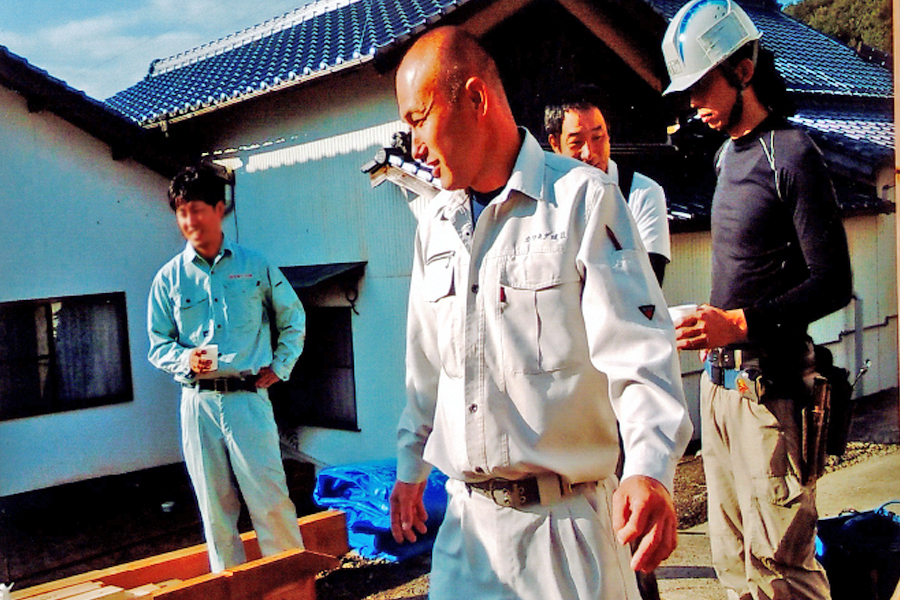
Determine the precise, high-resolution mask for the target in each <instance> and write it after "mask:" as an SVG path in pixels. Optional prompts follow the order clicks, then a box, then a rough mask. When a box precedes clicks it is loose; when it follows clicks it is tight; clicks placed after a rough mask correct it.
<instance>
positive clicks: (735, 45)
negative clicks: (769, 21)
mask: <svg viewBox="0 0 900 600" xmlns="http://www.w3.org/2000/svg"><path fill="white" fill-rule="evenodd" d="M761 36H762V34H761V33H760V32H759V30H758V29H757V28H756V25H754V24H753V21H751V20H750V17H748V16H747V13H745V12H744V9H742V8H741V7H740V6H738V5H737V3H736V2H733V1H732V0H692V1H691V2H688V3H687V4H685V5H684V6H682V7H681V9H680V10H679V11H678V12H677V13H676V14H675V16H674V17H673V18H672V21H671V22H670V23H669V28H668V29H667V30H666V34H665V36H663V41H662V51H663V57H664V59H665V61H666V69H667V70H668V71H669V79H671V84H670V85H669V87H667V88H666V91H665V92H663V94H670V93H672V92H683V91H684V90H686V89H688V88H689V87H691V86H692V85H694V84H695V83H697V82H698V81H699V80H700V78H701V77H703V76H704V75H706V74H707V73H708V72H709V71H711V70H712V69H714V68H715V67H717V66H719V65H720V64H721V63H722V62H723V61H724V60H725V59H726V58H728V57H729V56H731V55H732V54H734V53H735V52H736V51H737V50H738V49H740V48H741V47H742V46H743V45H744V44H746V43H747V42H752V41H755V40H758V39H759V38H760V37H761Z"/></svg>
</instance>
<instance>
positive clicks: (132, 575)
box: [93, 544, 209, 589]
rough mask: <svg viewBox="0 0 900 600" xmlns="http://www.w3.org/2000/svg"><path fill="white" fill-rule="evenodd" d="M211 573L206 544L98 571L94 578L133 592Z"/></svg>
mask: <svg viewBox="0 0 900 600" xmlns="http://www.w3.org/2000/svg"><path fill="white" fill-rule="evenodd" d="M207 574H209V556H208V555H207V553H206V545H205V544H204V545H199V546H191V547H190V548H184V549H182V550H175V551H173V552H167V553H165V554H159V555H156V556H151V557H149V558H145V559H142V560H136V561H134V562H130V563H125V564H122V565H117V566H115V567H110V568H108V569H103V570H101V571H96V572H95V573H94V577H93V578H94V579H96V580H98V581H102V582H103V583H105V584H107V585H117V586H119V587H122V588H125V589H129V588H135V587H140V586H142V585H144V584H146V583H155V582H158V581H166V580H169V579H180V580H182V581H186V580H188V579H193V578H195V577H200V576H201V575H207Z"/></svg>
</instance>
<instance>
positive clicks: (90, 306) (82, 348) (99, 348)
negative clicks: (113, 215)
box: [0, 292, 134, 420]
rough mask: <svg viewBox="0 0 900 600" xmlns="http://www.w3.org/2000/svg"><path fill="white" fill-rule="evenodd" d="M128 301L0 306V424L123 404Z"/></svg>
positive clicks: (104, 297) (127, 384)
mask: <svg viewBox="0 0 900 600" xmlns="http://www.w3.org/2000/svg"><path fill="white" fill-rule="evenodd" d="M129 356H130V354H129V347H128V327H127V323H126V315H125V294H124V293H121V292H120V293H114V294H101V295H93V296H79V297H68V298H56V299H47V300H28V301H20V302H4V303H0V420H11V419H19V418H23V417H32V416H35V415H43V414H49V413H57V412H64V411H68V410H77V409H81V408H88V407H92V406H101V405H105V404H115V403H119V402H128V401H131V400H133V399H134V396H133V393H132V387H131V364H130V361H129Z"/></svg>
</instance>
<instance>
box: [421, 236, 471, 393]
mask: <svg viewBox="0 0 900 600" xmlns="http://www.w3.org/2000/svg"><path fill="white" fill-rule="evenodd" d="M455 258H456V253H455V252H453V251H452V250H451V251H448V252H442V253H439V254H435V255H434V256H431V257H429V258H428V259H427V260H426V262H425V269H424V278H423V293H424V296H425V299H426V300H427V301H428V304H429V305H430V306H431V308H432V311H433V312H434V316H435V322H436V323H437V324H438V326H437V338H438V350H439V352H440V355H441V366H442V367H443V369H444V371H445V372H446V373H447V374H448V375H449V376H451V377H462V365H463V352H462V347H463V338H464V332H463V312H464V311H465V306H463V305H461V302H463V301H464V300H463V299H462V298H460V297H458V296H457V294H456V260H455Z"/></svg>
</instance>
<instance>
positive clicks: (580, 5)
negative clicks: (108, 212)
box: [107, 0, 897, 465]
mask: <svg viewBox="0 0 900 600" xmlns="http://www.w3.org/2000/svg"><path fill="white" fill-rule="evenodd" d="M680 3H681V2H680V0H648V1H644V0H630V1H629V2H626V3H622V2H603V1H591V0H458V1H452V0H443V1H440V0H352V1H347V0H337V1H335V0H323V1H320V2H316V3H314V4H310V5H307V6H305V7H303V8H300V9H298V10H296V11H294V12H291V13H288V14H286V15H284V16H282V17H279V18H277V19H273V20H271V21H268V22H266V23H263V24H261V25H259V26H257V27H253V28H250V29H247V30H245V31H242V32H239V33H236V34H234V35H232V36H228V37H226V38H223V39H221V40H218V41H215V42H212V43H210V44H207V45H205V46H202V47H199V48H196V49H194V50H190V51H187V52H184V53H182V54H179V55H176V56H173V57H171V58H167V59H164V60H158V61H154V63H153V64H152V65H151V71H150V73H149V74H148V76H147V77H146V78H145V79H144V80H143V81H141V82H139V83H138V84H136V85H135V86H133V87H131V88H129V89H127V90H124V91H122V92H120V93H119V94H116V95H115V96H114V97H112V98H110V99H109V100H108V101H107V103H108V105H109V106H111V107H112V108H114V109H115V110H118V111H120V112H121V113H122V114H124V115H126V116H127V117H129V118H131V119H132V120H134V121H135V122H136V123H140V124H141V125H142V126H143V127H145V128H146V129H148V130H162V131H165V132H166V135H167V136H169V139H170V140H171V141H173V142H174V143H175V144H177V145H178V146H179V147H185V148H187V149H188V150H189V151H190V152H192V153H194V154H195V155H197V156H200V155H206V156H210V157H213V158H215V159H217V160H219V161H221V162H222V163H224V164H227V165H229V166H231V167H232V168H233V169H234V170H235V173H236V178H237V184H236V188H235V189H236V192H235V193H236V211H235V219H234V223H233V234H234V235H236V236H238V237H239V239H240V241H242V242H244V243H246V244H248V245H250V246H256V247H259V248H261V249H263V250H264V251H265V252H266V253H267V254H268V255H269V256H270V257H271V258H272V259H273V260H275V261H276V262H277V263H278V264H279V265H281V266H282V267H283V268H285V270H286V272H287V273H288V274H289V278H291V279H292V281H293V282H294V284H295V287H297V289H298V290H299V291H300V292H301V295H302V296H303V297H304V301H305V304H306V306H307V310H308V311H309V313H310V321H311V323H316V324H318V325H317V326H318V327H319V328H320V329H319V331H313V330H312V329H311V332H310V337H309V339H308V341H307V347H306V350H305V353H304V358H303V359H301V363H303V361H308V362H307V364H306V365H305V366H304V365H303V364H301V367H300V369H301V370H300V371H297V372H295V381H294V382H293V384H292V385H293V390H292V391H291V392H290V393H289V394H287V396H288V398H287V399H286V400H283V401H282V402H280V403H279V404H278V406H279V412H280V421H281V424H282V427H283V429H284V433H285V441H286V442H287V443H288V444H289V445H290V446H291V447H292V448H293V450H294V451H295V452H296V453H297V454H299V455H300V456H302V457H304V458H306V459H307V460H310V461H312V462H314V463H316V464H318V465H322V464H336V463H345V462H352V461H359V460H365V459H369V458H382V457H387V456H392V455H393V453H394V439H395V434H394V428H395V424H396V421H397V417H398V415H399V413H400V410H401V409H402V406H403V404H404V367H403V354H404V324H405V318H406V294H407V286H408V281H409V273H410V266H411V246H412V238H413V233H414V226H415V219H414V216H413V212H414V211H413V210H408V206H407V204H408V201H409V200H412V196H410V197H409V198H407V194H406V192H405V191H404V190H402V189H401V187H397V186H393V185H381V186H379V187H376V188H374V189H370V188H369V182H368V181H367V179H366V177H364V176H362V175H361V174H360V167H361V166H362V165H363V164H365V163H369V162H370V160H371V159H372V157H373V156H374V155H375V153H376V152H377V151H378V150H379V149H380V148H381V147H383V146H388V145H390V143H391V138H392V135H393V134H394V133H395V132H396V131H398V130H401V129H404V127H403V125H402V124H401V123H400V122H398V117H397V109H396V104H395V99H394V92H393V77H392V73H393V69H394V68H395V66H396V62H397V60H398V58H399V56H400V55H401V54H402V51H403V49H404V48H405V47H407V45H408V44H409V42H410V41H411V40H412V39H413V38H414V37H415V36H416V35H418V34H419V33H421V32H422V31H424V30H426V29H428V28H431V27H434V26H437V25H441V24H460V25H462V26H464V27H466V28H468V29H469V30H470V31H472V32H473V33H475V34H476V35H478V36H479V37H480V38H481V39H482V41H483V42H484V43H485V45H486V46H487V47H488V48H489V49H490V50H491V51H492V52H493V54H494V55H495V56H496V57H497V59H498V63H499V66H500V69H501V72H502V75H503V77H504V80H505V82H506V86H507V90H508V93H509V96H510V100H511V104H512V106H513V109H514V111H515V112H516V114H517V118H518V120H519V122H520V123H521V124H523V125H525V126H527V127H529V128H530V129H531V130H532V131H533V132H534V133H536V134H538V135H539V137H541V138H542V137H543V136H542V135H541V134H540V123H541V113H542V107H543V103H544V101H545V99H546V98H548V97H549V96H550V95H551V94H552V93H553V92H554V91H555V90H556V89H558V88H559V87H561V86H565V85H569V84H572V83H583V82H593V83H596V84H599V85H601V86H603V87H605V88H606V89H607V90H609V92H610V96H611V102H612V106H611V107H609V109H608V112H607V115H608V119H609V120H610V121H611V122H612V123H613V135H614V142H615V145H614V153H615V155H616V156H617V158H619V160H620V161H624V162H631V163H634V165H635V166H638V167H640V168H641V169H642V170H645V171H646V172H647V173H648V174H650V175H652V176H654V177H655V178H658V180H659V181H660V182H661V183H663V185H664V186H665V187H666V189H667V192H668V194H669V196H670V207H669V208H670V222H671V223H672V228H673V231H674V232H675V235H674V240H673V254H674V258H673V263H672V265H671V266H670V267H669V270H668V272H667V276H666V286H665V290H664V291H665V293H666V296H667V298H668V300H669V302H670V304H678V303H682V302H688V301H703V300H704V299H706V298H707V297H708V291H709V262H710V261H709V233H708V224H709V217H708V215H709V201H710V197H711V190H712V185H713V183H714V178H713V175H712V164H711V161H712V159H711V152H712V151H713V150H714V149H715V147H716V146H717V145H718V144H719V143H720V140H718V139H716V138H714V136H712V135H711V134H710V132H708V131H706V130H705V128H696V127H695V126H694V125H692V124H690V123H685V118H684V114H685V112H684V111H679V109H682V108H685V107H679V106H675V105H673V104H672V103H671V101H670V100H668V99H663V98H662V97H661V96H660V90H661V89H662V88H663V87H664V85H665V83H666V79H667V76H666V73H665V68H664V65H663V64H662V56H661V52H660V50H659V40H660V39H661V38H662V33H663V31H664V30H665V27H666V24H667V19H668V18H669V17H670V16H671V15H672V14H673V13H674V11H675V10H676V9H677V7H678V6H679V5H680ZM742 5H743V6H744V7H745V8H747V10H748V12H749V13H750V15H751V16H752V17H753V18H754V19H756V20H757V23H758V24H759V25H760V28H761V29H762V30H763V31H764V37H763V41H764V43H765V44H766V45H768V46H770V47H771V48H773V49H774V50H775V51H776V52H777V53H778V55H779V67H780V68H781V69H782V70H783V71H784V72H785V74H786V75H787V78H788V81H789V85H790V87H791V89H792V90H793V91H794V92H795V95H796V97H797V100H798V104H799V105H800V106H801V112H800V113H799V115H798V117H797V119H796V121H797V122H798V123H800V124H801V125H803V126H804V127H807V128H808V129H809V130H810V132H811V133H812V134H813V136H814V137H815V139H816V140H817V142H818V143H819V144H821V146H822V148H823V150H824V152H825V154H826V157H827V158H828V160H829V163H830V164H831V165H832V167H833V169H834V174H835V180H836V183H837V187H838V190H839V195H840V199H841V202H842V204H843V206H844V209H845V215H846V218H845V224H846V227H847V230H848V234H849V238H850V244H851V252H852V254H853V266H854V269H855V273H856V285H855V288H856V291H857V297H858V300H857V301H856V302H855V303H854V304H853V305H851V306H850V307H848V308H846V309H844V310H842V311H840V312H839V313H837V314H835V315H832V316H830V317H828V318H826V319H823V320H822V321H820V322H818V323H816V324H815V325H814V326H813V328H812V331H813V334H814V336H815V338H816V340H817V341H819V342H824V343H829V344H830V345H831V346H832V347H833V348H834V350H835V352H836V355H837V361H838V362H839V363H840V364H842V365H844V366H847V367H849V368H850V369H851V370H855V369H856V368H857V366H859V365H860V364H861V363H862V361H863V360H864V359H865V358H871V359H872V361H873V369H872V371H871V372H870V374H869V375H867V376H866V378H865V380H864V383H863V387H862V391H863V392H864V393H866V394H870V393H873V392H876V391H879V390H884V389H888V388H892V387H895V386H896V385H897V368H896V360H895V356H896V339H897V331H896V316H897V310H896V298H895V292H894V290H895V286H894V285H893V282H894V280H895V279H894V278H895V274H894V272H895V268H894V256H895V253H894V250H893V244H894V241H893V240H894V226H893V217H892V216H890V215H888V214H886V212H887V208H888V207H889V206H890V205H889V203H888V202H887V201H889V200H892V199H893V190H892V188H890V187H885V186H889V185H890V184H889V183H888V182H889V181H892V171H891V168H890V157H891V155H892V152H893V148H892V144H893V133H892V123H891V118H890V115H891V113H890V104H891V97H892V82H891V74H890V72H889V71H888V70H886V69H884V68H883V67H881V66H878V65H874V64H870V63H867V62H866V61H865V60H863V59H861V58H860V57H858V56H857V55H856V54H855V53H854V52H853V51H851V50H850V49H848V48H846V47H845V46H842V45H840V44H838V43H837V42H835V41H834V40H831V39H830V38H828V37H826V36H823V35H822V34H819V33H817V32H815V31H813V30H812V29H810V28H808V27H806V26H805V25H802V24H800V23H799V22H797V21H794V20H792V19H790V18H789V17H787V16H786V15H784V14H782V13H781V12H780V11H779V10H778V8H777V5H776V4H775V3H774V2H769V1H766V0H749V1H747V2H744V3H743V4H742ZM677 121H680V122H681V124H682V126H681V128H680V130H679V131H673V130H674V129H675V128H673V127H670V126H671V125H673V124H674V123H676V122H677ZM667 131H673V132H672V133H671V135H669V134H668V133H667ZM407 166H408V167H410V168H411V171H415V170H416V167H415V165H407ZM420 174H421V173H420ZM407 175H410V176H413V175H412V174H411V173H407ZM426 179H427V177H426ZM408 181H409V178H407V182H408ZM426 183H427V182H426ZM413 188H414V189H416V190H417V191H420V190H421V189H422V187H421V185H419V184H417V185H415V186H413ZM409 207H410V208H414V207H415V203H413V204H411V205H410V206H409ZM346 269H349V271H348V270H346ZM311 270H314V271H315V272H316V273H319V276H318V277H313V276H312V275H311V274H310V273H311ZM341 271H343V273H342V275H341V279H340V281H338V280H336V279H334V278H329V277H328V275H329V273H330V272H341ZM315 281H320V283H318V284H317V285H316V286H314V287H310V285H311V284H312V283H314V282H315ZM323 288H327V289H323ZM682 363H683V369H684V372H685V375H686V379H685V382H686V390H687V393H688V396H689V398H690V399H691V400H692V402H694V403H696V398H697V390H696V379H697V375H698V368H699V363H698V362H697V360H696V358H695V357H694V356H693V355H692V354H691V355H688V354H685V355H683V357H682ZM314 375H315V377H314ZM694 417H695V422H696V410H694Z"/></svg>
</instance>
